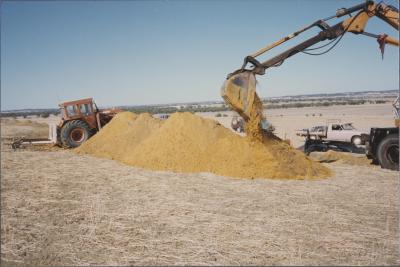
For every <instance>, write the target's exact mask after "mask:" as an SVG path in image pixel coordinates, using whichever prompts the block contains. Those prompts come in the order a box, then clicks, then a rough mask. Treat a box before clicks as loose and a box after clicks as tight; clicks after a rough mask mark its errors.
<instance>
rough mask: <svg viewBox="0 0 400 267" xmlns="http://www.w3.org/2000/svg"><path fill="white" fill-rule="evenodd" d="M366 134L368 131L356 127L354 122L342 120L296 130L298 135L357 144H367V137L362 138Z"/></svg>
mask: <svg viewBox="0 0 400 267" xmlns="http://www.w3.org/2000/svg"><path fill="white" fill-rule="evenodd" d="M365 134H368V133H367V132H364V131H360V130H358V129H356V128H355V127H354V126H353V123H351V122H347V123H340V120H335V122H333V121H327V123H326V125H320V126H314V127H312V128H309V129H302V130H297V131H296V135H297V136H302V137H307V136H308V137H309V138H310V139H314V140H325V141H336V142H345V143H351V144H353V145H356V146H357V145H364V144H365V138H364V139H363V138H362V136H363V135H365Z"/></svg>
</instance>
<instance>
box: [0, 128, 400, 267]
mask: <svg viewBox="0 0 400 267" xmlns="http://www.w3.org/2000/svg"><path fill="white" fill-rule="evenodd" d="M7 125H8V126H7ZM15 127H17V126H12V125H11V126H10V125H9V124H7V123H4V122H2V138H5V137H7V134H8V133H10V132H12V133H13V134H15V132H18V128H15ZM24 127H29V126H24ZM32 128H35V127H32ZM13 129H14V130H13ZM7 142H8V140H7V139H3V141H2V147H1V205H2V206H1V208H2V209H1V245H2V251H1V260H2V265H3V264H5V265H12V266H14V265H18V266H23V265H30V266H31V265H36V266H38V265H53V266H54V265H89V264H92V265H95V264H101V265H117V264H118V265H174V264H176V265H184V264H186V265H272V264H277V265H289V264H296V265H310V264H312V265H316V264H325V265H345V264H347V265H394V264H400V260H399V258H400V256H399V242H398V240H399V217H398V215H399V204H398V198H399V179H398V172H393V171H388V170H382V169H380V168H379V167H377V166H352V165H346V164H342V163H331V164H328V165H327V166H329V167H330V168H332V169H333V170H334V173H335V174H334V176H333V177H331V178H328V179H324V180H315V181H301V180H300V181H299V180H269V179H254V180H243V179H232V178H228V177H221V176H216V175H213V174H209V173H198V174H178V173H172V172H154V171H147V170H142V169H137V168H133V167H130V166H125V165H122V164H120V163H118V162H115V161H112V160H106V159H99V158H94V157H90V156H79V155H76V154H74V153H72V152H70V151H63V150H57V151H37V150H32V149H25V150H20V151H12V150H11V149H10V148H9V146H8V145H7Z"/></svg>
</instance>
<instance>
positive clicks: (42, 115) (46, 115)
mask: <svg viewBox="0 0 400 267" xmlns="http://www.w3.org/2000/svg"><path fill="white" fill-rule="evenodd" d="M49 116H50V113H48V112H45V113H42V114H40V117H42V118H48V117H49Z"/></svg>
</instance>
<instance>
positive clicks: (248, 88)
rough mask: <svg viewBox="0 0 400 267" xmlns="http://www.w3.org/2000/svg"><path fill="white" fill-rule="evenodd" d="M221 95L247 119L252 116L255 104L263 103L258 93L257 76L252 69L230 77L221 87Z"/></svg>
mask: <svg viewBox="0 0 400 267" xmlns="http://www.w3.org/2000/svg"><path fill="white" fill-rule="evenodd" d="M221 95H222V98H223V99H224V100H225V102H226V103H227V104H229V105H230V106H231V107H232V108H233V110H235V111H236V112H237V113H239V115H240V116H242V117H243V119H244V120H245V121H248V120H249V119H250V118H251V117H252V114H253V112H254V108H255V106H258V104H259V102H260V103H261V101H260V99H259V98H258V96H257V93H256V77H255V75H254V74H253V73H252V72H250V71H245V72H241V73H239V74H234V75H232V76H231V77H229V78H228V79H227V80H226V81H225V83H224V84H223V86H222V88H221Z"/></svg>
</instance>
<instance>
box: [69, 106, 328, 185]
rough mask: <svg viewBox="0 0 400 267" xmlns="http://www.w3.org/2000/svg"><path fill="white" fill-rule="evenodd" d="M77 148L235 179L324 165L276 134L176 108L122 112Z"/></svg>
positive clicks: (302, 173)
mask: <svg viewBox="0 0 400 267" xmlns="http://www.w3.org/2000/svg"><path fill="white" fill-rule="evenodd" d="M75 151H76V152H78V153H83V154H91V155H96V156H100V157H107V158H112V159H115V160H118V161H121V162H123V163H126V164H129V165H132V166H136V167H141V168H146V169H151V170H168V171H175V172H212V173H215V174H219V175H224V176H231V177H240V178H287V179H305V178H322V177H326V176H328V175H329V174H330V172H329V170H328V169H327V168H326V167H324V166H323V165H321V164H320V163H318V162H315V161H313V160H311V159H309V158H308V157H306V156H305V155H304V154H303V153H301V152H300V151H297V150H295V149H293V148H292V147H291V146H289V145H288V144H286V143H285V142H283V141H280V140H278V139H276V138H269V139H266V140H263V141H259V140H256V139H254V138H252V139H251V138H247V137H241V136H239V135H236V134H235V133H233V132H232V131H230V130H228V129H226V128H225V127H223V126H221V125H220V124H218V123H217V122H216V121H214V120H211V119H204V118H201V117H199V116H196V115H193V114H191V113H175V114H173V115H172V116H171V117H170V118H169V119H167V120H166V121H161V120H159V119H156V118H153V117H151V116H150V115H149V114H141V115H139V116H137V115H135V114H133V113H130V112H123V113H120V114H118V115H117V116H116V117H115V118H114V119H113V120H112V121H111V122H110V123H109V124H107V125H106V126H105V127H104V128H103V129H102V130H101V131H100V132H99V133H98V134H96V135H95V136H93V137H92V138H91V139H90V140H88V141H87V142H86V143H84V144H83V145H82V146H80V147H79V148H77V149H75Z"/></svg>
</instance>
